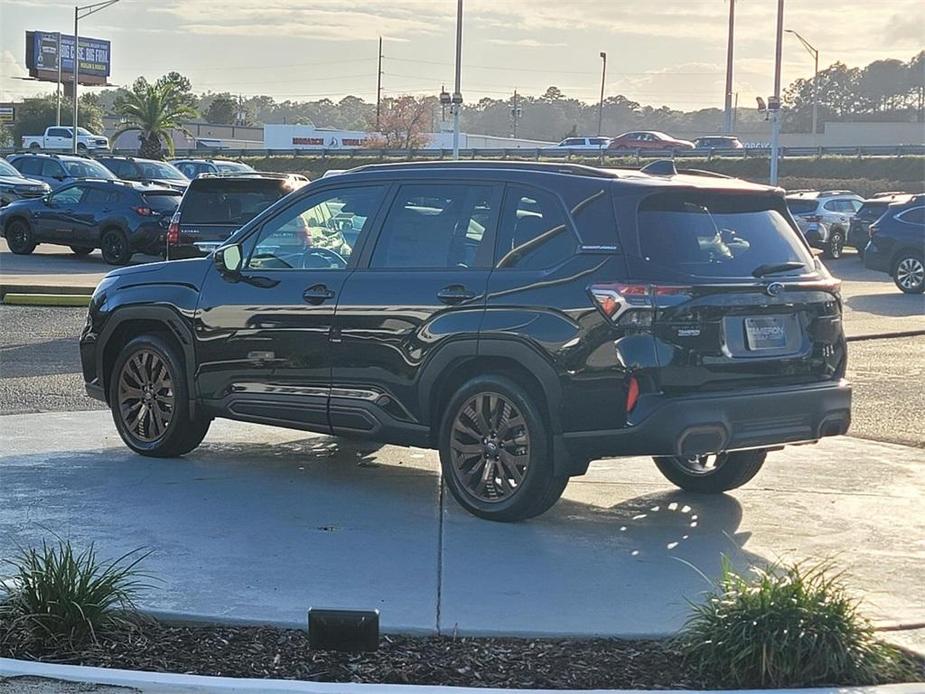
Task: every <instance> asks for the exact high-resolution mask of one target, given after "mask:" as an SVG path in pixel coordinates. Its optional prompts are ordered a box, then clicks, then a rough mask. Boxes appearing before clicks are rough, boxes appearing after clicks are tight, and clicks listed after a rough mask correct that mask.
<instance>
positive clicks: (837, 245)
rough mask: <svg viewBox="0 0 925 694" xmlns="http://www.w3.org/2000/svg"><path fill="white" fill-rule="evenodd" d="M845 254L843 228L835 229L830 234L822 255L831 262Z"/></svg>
mask: <svg viewBox="0 0 925 694" xmlns="http://www.w3.org/2000/svg"><path fill="white" fill-rule="evenodd" d="M844 252H845V232H844V231H843V230H842V228H841V227H834V228H833V229H832V231H831V232H830V233H829V240H828V241H826V243H825V249H824V250H823V253H822V255H823V256H825V257H826V258H829V259H831V260H838V259H839V258H841V257H842V255H843V254H844Z"/></svg>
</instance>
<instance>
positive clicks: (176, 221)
mask: <svg viewBox="0 0 925 694" xmlns="http://www.w3.org/2000/svg"><path fill="white" fill-rule="evenodd" d="M179 243H180V215H179V214H175V215H174V216H173V219H171V220H170V226H169V227H167V245H168V246H176V245H178V244H179Z"/></svg>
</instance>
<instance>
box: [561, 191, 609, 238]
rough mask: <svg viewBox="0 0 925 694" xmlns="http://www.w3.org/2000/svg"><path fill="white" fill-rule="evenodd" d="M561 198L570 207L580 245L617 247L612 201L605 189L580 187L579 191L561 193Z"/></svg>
mask: <svg viewBox="0 0 925 694" xmlns="http://www.w3.org/2000/svg"><path fill="white" fill-rule="evenodd" d="M563 196H564V197H565V200H566V203H567V204H568V206H569V207H571V214H572V219H573V220H574V222H575V226H576V227H578V236H579V237H580V238H581V241H582V243H586V244H589V245H606V246H617V247H619V245H620V239H619V235H618V234H617V220H616V217H615V216H614V212H613V199H612V198H611V195H610V191H609V190H608V189H607V188H604V187H601V188H596V189H594V188H588V187H585V186H582V189H581V190H575V191H567V192H566V191H563Z"/></svg>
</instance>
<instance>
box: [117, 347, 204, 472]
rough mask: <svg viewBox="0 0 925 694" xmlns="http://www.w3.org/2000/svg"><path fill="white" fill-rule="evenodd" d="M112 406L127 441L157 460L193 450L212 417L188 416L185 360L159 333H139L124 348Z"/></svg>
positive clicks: (136, 449) (132, 446) (119, 358)
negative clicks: (139, 334) (138, 335)
mask: <svg viewBox="0 0 925 694" xmlns="http://www.w3.org/2000/svg"><path fill="white" fill-rule="evenodd" d="M161 367H163V370H161ZM109 404H110V410H111V411H112V419H113V421H114V422H115V425H116V429H117V430H118V432H119V436H121V437H122V440H123V441H124V442H125V445H126V446H128V447H129V448H131V449H132V450H133V451H135V452H136V453H140V454H141V455H146V456H151V457H155V458H173V457H176V456H180V455H184V454H185V453H189V452H190V451H191V450H193V449H194V448H196V446H198V445H199V444H200V443H201V442H202V440H203V439H204V438H205V435H206V433H207V432H208V431H209V425H210V424H211V421H212V420H211V419H209V418H208V417H204V416H202V415H198V416H197V417H195V418H194V417H191V416H190V408H189V388H188V386H187V381H186V374H185V369H184V366H183V361H182V359H181V358H180V355H179V354H178V353H177V351H176V350H175V349H174V348H173V347H172V346H171V345H170V344H169V343H168V342H167V341H166V340H165V339H163V338H162V337H160V336H158V335H142V336H140V337H136V338H134V339H133V340H131V341H130V342H129V343H128V344H127V345H126V346H125V347H124V348H123V349H122V350H121V352H120V353H119V357H118V359H116V363H115V364H114V365H113V369H112V372H111V373H110V375H109ZM165 418H166V422H165V421H164V419H165Z"/></svg>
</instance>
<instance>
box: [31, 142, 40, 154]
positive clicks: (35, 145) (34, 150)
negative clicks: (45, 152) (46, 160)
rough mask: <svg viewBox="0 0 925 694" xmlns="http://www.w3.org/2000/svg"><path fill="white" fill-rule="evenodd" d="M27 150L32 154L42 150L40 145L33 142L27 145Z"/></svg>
mask: <svg viewBox="0 0 925 694" xmlns="http://www.w3.org/2000/svg"><path fill="white" fill-rule="evenodd" d="M29 149H30V150H32V151H33V152H37V151H38V150H40V149H42V145H40V144H39V143H38V142H33V143H32V144H31V145H29Z"/></svg>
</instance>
